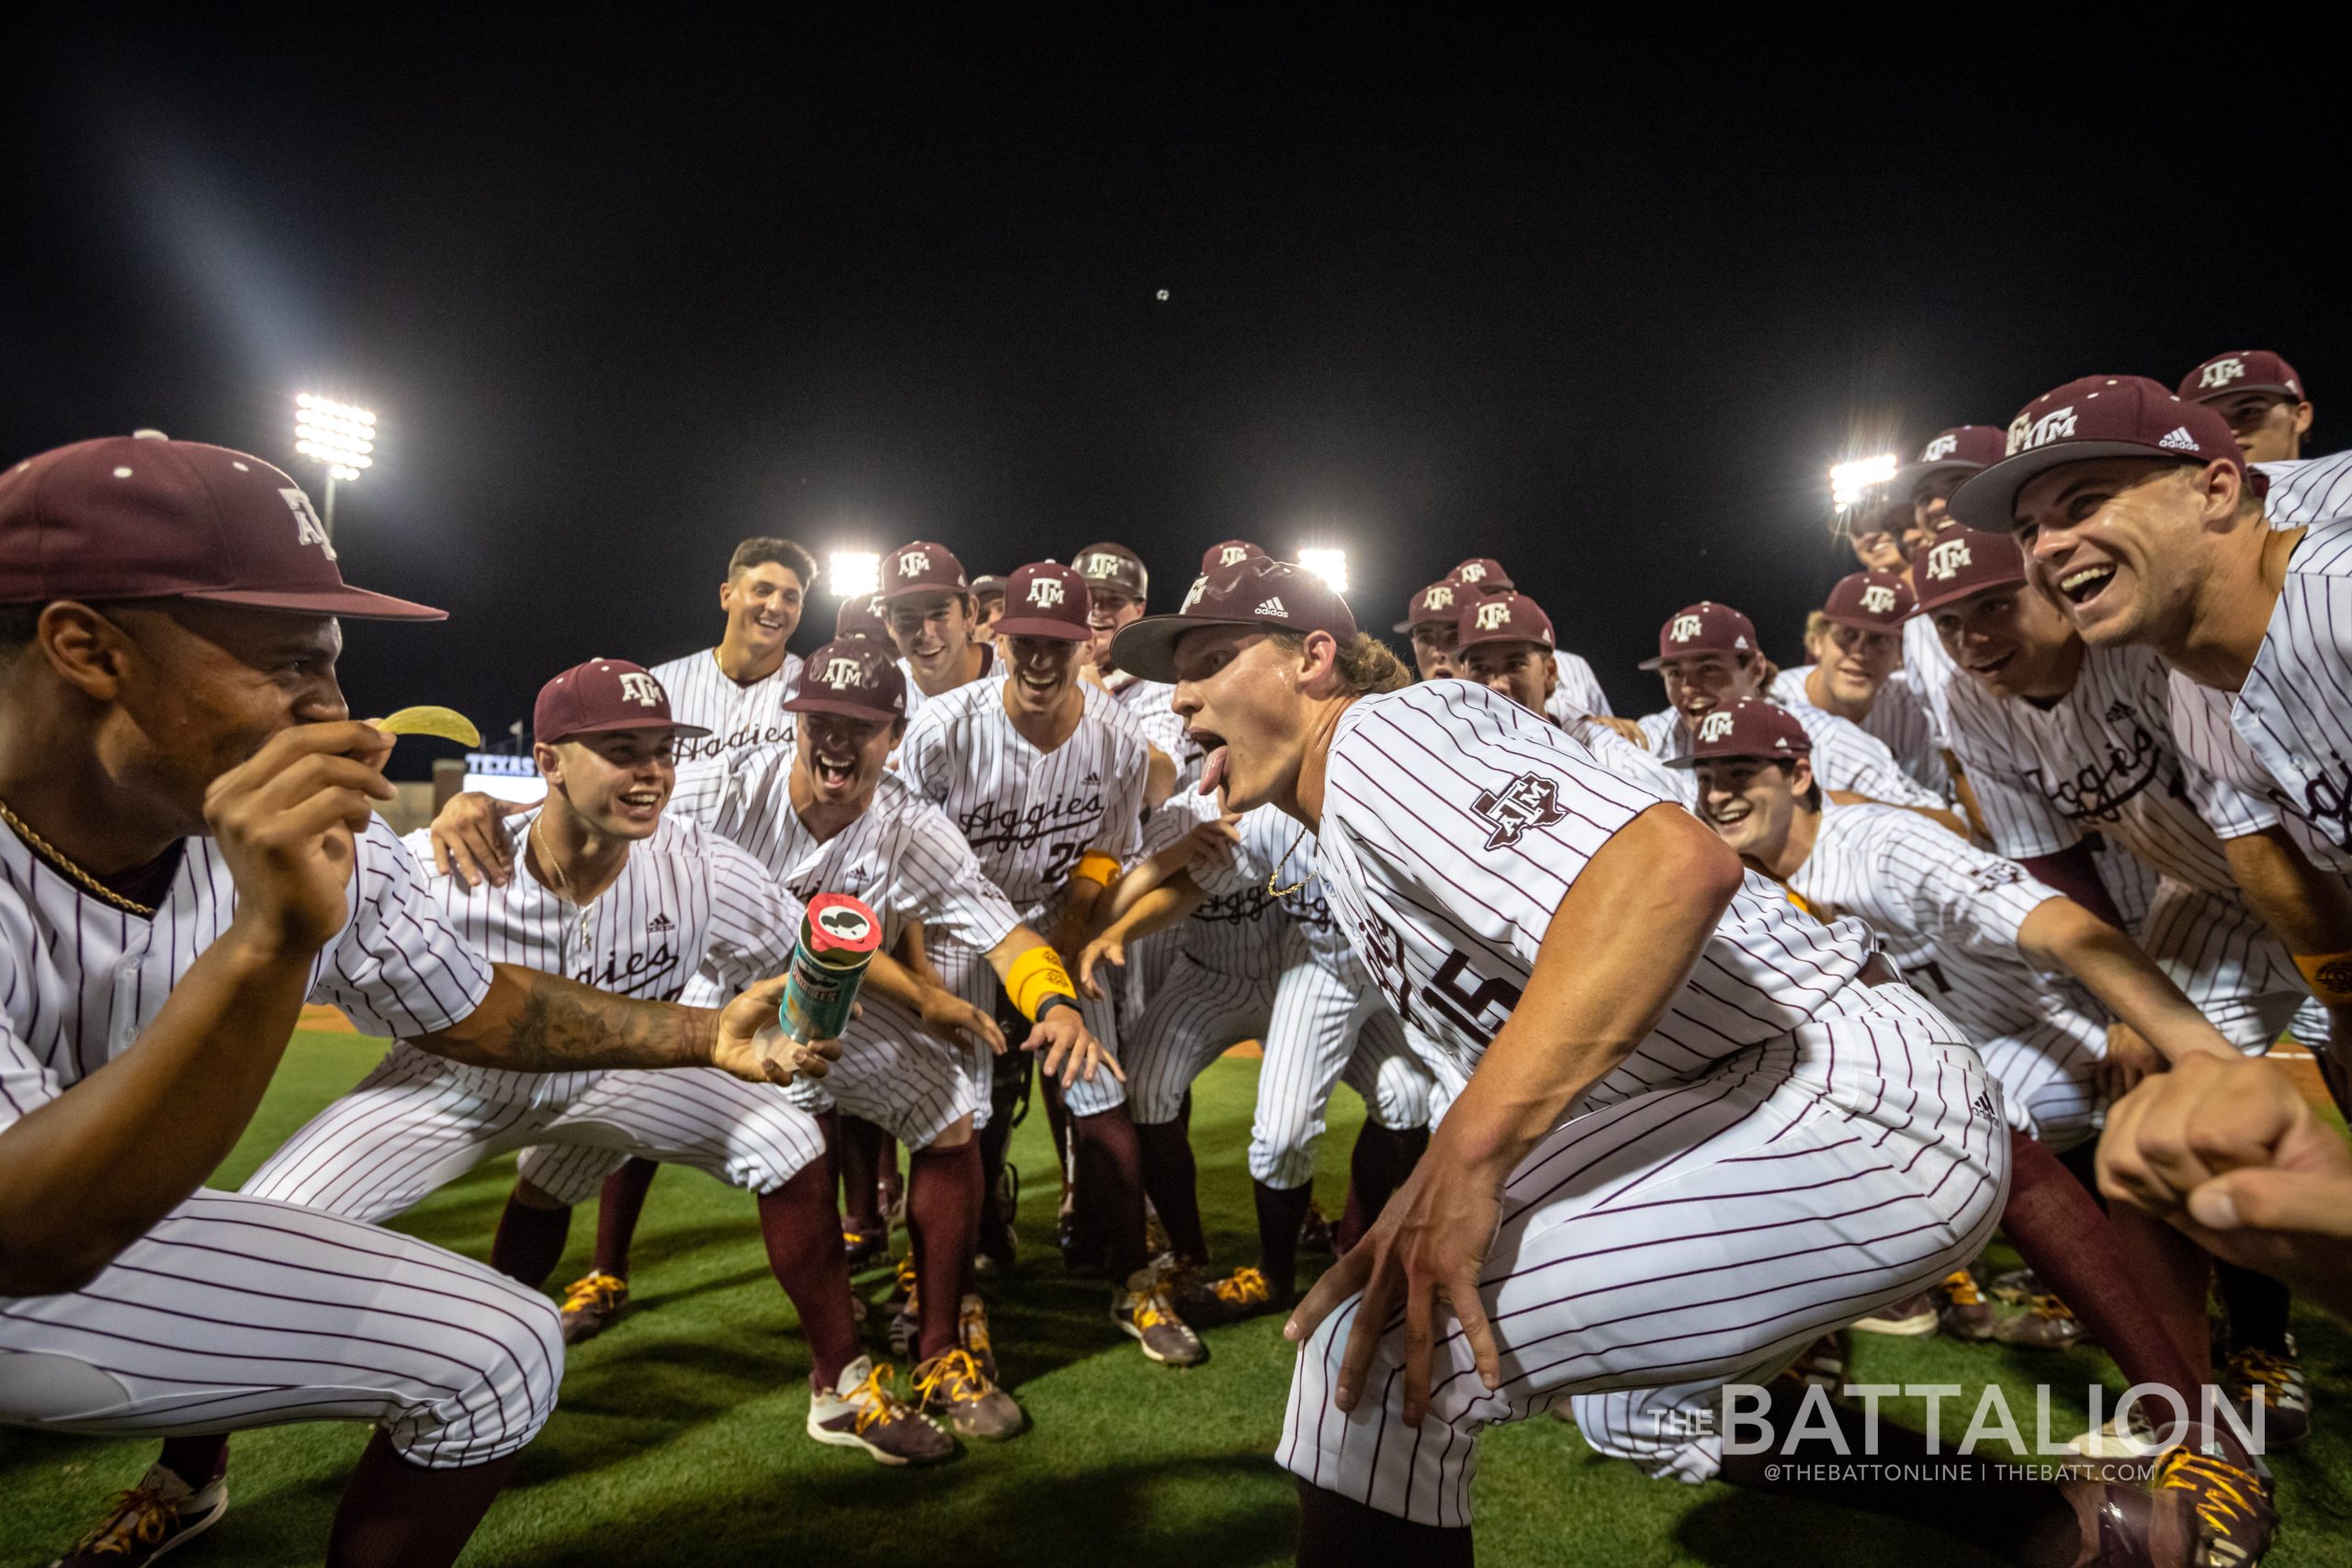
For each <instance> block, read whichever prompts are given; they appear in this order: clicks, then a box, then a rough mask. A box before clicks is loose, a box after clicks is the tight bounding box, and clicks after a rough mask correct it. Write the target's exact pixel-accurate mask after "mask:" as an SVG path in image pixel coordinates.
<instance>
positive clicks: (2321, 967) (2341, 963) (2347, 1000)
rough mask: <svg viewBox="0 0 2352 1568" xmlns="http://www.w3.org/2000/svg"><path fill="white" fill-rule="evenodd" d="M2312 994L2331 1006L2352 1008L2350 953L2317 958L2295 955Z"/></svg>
mask: <svg viewBox="0 0 2352 1568" xmlns="http://www.w3.org/2000/svg"><path fill="white" fill-rule="evenodd" d="M2295 967H2296V968H2298V969H2300V970H2301V971H2302V972H2303V980H2304V983H2305V984H2307V985H2309V986H2310V987H2311V988H2312V995H2313V996H2315V997H2317V998H2319V999H2320V1000H2321V1001H2323V1002H2325V1003H2326V1004H2327V1005H2328V1006H2329V1007H2332V1008H2352V953H2327V954H2325V955H2324V956H2323V957H2319V958H2306V957H2304V956H2302V955H2301V953H2298V954H2296V955H2295Z"/></svg>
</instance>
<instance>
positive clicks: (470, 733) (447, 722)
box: [369, 705, 481, 746]
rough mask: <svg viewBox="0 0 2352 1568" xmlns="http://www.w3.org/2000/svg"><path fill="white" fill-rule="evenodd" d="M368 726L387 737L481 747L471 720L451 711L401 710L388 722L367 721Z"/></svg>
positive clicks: (438, 708) (386, 719)
mask: <svg viewBox="0 0 2352 1568" xmlns="http://www.w3.org/2000/svg"><path fill="white" fill-rule="evenodd" d="M369 722H370V723H372V724H374V725H375V727H376V728H379V729H380V730H382V731H383V732H384V733H385V734H387V735H435V736H438V737H440V738H441V739H444V740H454V741H456V742H457V743H458V745H460V746H479V745H481V730H479V729H476V728H474V725H473V720H471V719H469V718H468V717H467V716H465V715H464V714H461V713H459V712H458V710H457V709H455V708H443V707H434V706H431V705H426V706H424V707H413V708H402V709H401V711H400V712H398V713H396V714H394V715H392V716H390V718H379V719H371V720H370V721H369Z"/></svg>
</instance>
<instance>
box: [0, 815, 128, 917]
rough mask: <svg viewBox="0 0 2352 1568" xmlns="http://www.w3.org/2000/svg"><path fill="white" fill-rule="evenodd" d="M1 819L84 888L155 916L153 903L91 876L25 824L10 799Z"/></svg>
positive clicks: (106, 898) (121, 904)
mask: <svg viewBox="0 0 2352 1568" xmlns="http://www.w3.org/2000/svg"><path fill="white" fill-rule="evenodd" d="M0 820H5V821H6V823H7V824H8V826H9V827H10V828H11V829H14V830H15V832H16V835H17V837H18V838H19V839H22V840H24V841H25V842H26V843H28V844H29V845H31V846H32V849H33V852H34V853H36V854H38V855H40V858H41V859H43V860H45V861H47V862H48V863H50V864H51V865H52V866H54V867H55V868H56V869H57V870H59V871H62V872H63V873H64V874H66V875H67V876H70V877H72V878H73V879H74V881H75V882H77V883H79V884H80V885H81V886H82V887H83V888H84V889H85V891H87V892H91V893H95V894H96V895H97V896H98V897H101V898H103V899H105V900H106V901H107V903H109V904H112V905H113V906H114V907H115V908H118V909H128V910H130V912H131V913H132V914H134V915H136V916H138V917H139V918H140V919H142V920H152V919H154V918H155V906H154V905H153V904H141V903H139V902H138V901H136V900H135V899H130V898H126V897H123V896H122V895H121V894H119V893H118V892H116V891H115V890H114V889H113V888H111V887H108V886H107V885H106V884H105V883H103V882H100V881H99V880H98V879H97V878H96V877H95V876H92V875H91V874H89V873H88V872H86V871H84V870H83V869H82V868H81V867H80V866H78V865H75V864H74V862H73V859H72V857H70V856H69V855H67V854H66V852H64V851H63V850H61V849H59V848H58V847H57V846H56V845H55V844H52V843H51V842H50V841H49V840H47V839H44V838H42V837H41V836H40V834H39V833H36V832H34V831H33V830H32V829H30V828H29V827H28V826H26V824H25V819H24V818H21V817H19V816H17V814H16V813H15V812H13V811H11V810H9V809H8V803H7V802H6V801H5V800H0Z"/></svg>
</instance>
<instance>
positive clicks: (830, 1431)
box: [809, 1356, 956, 1465]
mask: <svg viewBox="0 0 2352 1568" xmlns="http://www.w3.org/2000/svg"><path fill="white" fill-rule="evenodd" d="M890 1374H891V1369H890V1367H889V1365H888V1363H885V1364H884V1365H882V1366H879V1367H877V1366H876V1365H875V1364H874V1359H873V1358H872V1357H871V1356H860V1357H859V1358H858V1359H856V1360H854V1361H852V1362H851V1363H850V1364H849V1365H848V1366H846V1367H844V1368H842V1375H841V1381H840V1382H837V1383H835V1384H834V1385H833V1386H832V1387H831V1388H830V1389H825V1388H818V1387H816V1386H815V1385H813V1384H811V1385H810V1387H809V1436H810V1437H812V1438H816V1439H817V1440H818V1441H819V1442H820V1443H825V1444H829V1445H831V1447H834V1448H842V1449H864V1450H865V1451H866V1452H867V1453H868V1454H869V1455H871V1456H872V1457H873V1459H874V1461H875V1462H876V1463H877V1464H892V1465H897V1464H930V1463H932V1462H933V1461H937V1460H943V1459H945V1458H946V1457H947V1456H948V1455H950V1454H952V1453H954V1452H955V1451H956V1439H955V1438H952V1437H949V1436H948V1435H947V1434H946V1433H945V1432H944V1431H942V1430H941V1429H940V1428H939V1427H938V1426H937V1425H935V1424H934V1423H933V1422H932V1421H931V1420H930V1419H929V1418H928V1417H927V1416H924V1415H923V1414H922V1412H921V1411H920V1410H917V1409H916V1408H915V1407H914V1406H913V1405H911V1404H908V1403H907V1402H906V1401H905V1400H903V1399H900V1398H899V1396H898V1395H897V1394H895V1393H891V1392H890V1386H889V1383H890Z"/></svg>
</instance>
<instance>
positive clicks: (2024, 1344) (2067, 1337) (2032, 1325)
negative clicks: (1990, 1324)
mask: <svg viewBox="0 0 2352 1568" xmlns="http://www.w3.org/2000/svg"><path fill="white" fill-rule="evenodd" d="M2083 1332H2084V1331H2083V1320H2082V1319H2081V1318H2078V1317H2076V1316H2075V1314H2074V1313H2073V1311H2071V1310H2070V1309H2069V1308H2068V1307H2067V1305H2066V1303H2064V1302H2062V1301H2060V1300H2059V1299H2058V1298H2057V1297H2056V1296H2052V1295H2040V1296H2030V1297H2028V1298H2027V1299H2026V1303H2025V1311H2023V1312H2020V1313H2010V1314H2007V1315H2005V1316H2004V1317H2003V1318H2002V1319H2001V1320H2000V1322H1999V1324H1998V1325H1996V1327H1995V1328H1994V1330H1993V1337H1994V1338H1996V1339H1997V1340H1999V1341H2000V1342H2001V1343H2002V1344H2004V1345H2015V1346H2017V1347H2018V1348H2021V1349H2027V1350H2067V1349H2072V1348H2074V1347H2075V1346H2076V1345H2079V1344H2081V1343H2082V1339H2083Z"/></svg>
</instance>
